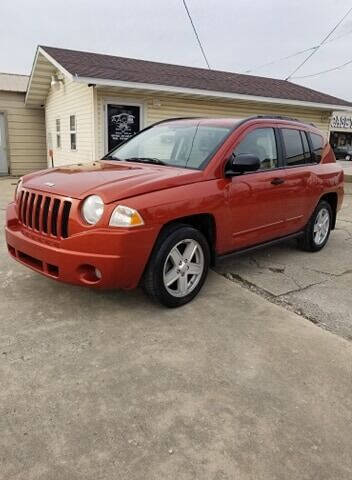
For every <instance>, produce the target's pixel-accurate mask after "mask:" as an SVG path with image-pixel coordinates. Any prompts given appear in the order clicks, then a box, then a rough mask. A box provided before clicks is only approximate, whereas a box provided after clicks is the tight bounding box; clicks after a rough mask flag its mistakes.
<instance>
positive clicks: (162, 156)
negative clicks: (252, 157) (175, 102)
mask: <svg viewBox="0 0 352 480" xmlns="http://www.w3.org/2000/svg"><path fill="white" fill-rule="evenodd" d="M232 129H233V125H231V126H223V125H221V126H218V125H210V124H208V123H206V124H202V123H200V122H199V121H198V122H193V121H192V122H189V121H175V122H170V123H165V124H164V123H162V124H158V125H155V126H154V127H151V128H149V129H148V130H145V131H144V132H141V133H140V134H138V135H137V136H135V137H132V138H131V139H130V140H129V141H128V142H126V143H124V144H123V145H121V146H120V147H117V148H116V149H115V150H113V151H112V152H110V153H109V155H108V156H107V157H106V158H108V159H109V160H125V161H135V162H142V163H156V164H161V165H171V166H175V167H183V168H191V169H197V170H202V169H204V168H205V167H206V165H207V164H208V162H209V161H210V159H211V157H212V156H213V154H214V153H215V152H216V150H217V149H218V148H219V147H220V145H221V144H222V143H223V142H224V140H225V139H226V137H227V136H228V135H229V134H230V132H231V131H232Z"/></svg>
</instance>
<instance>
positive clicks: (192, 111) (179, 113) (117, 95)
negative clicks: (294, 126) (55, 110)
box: [97, 89, 331, 156]
mask: <svg viewBox="0 0 352 480" xmlns="http://www.w3.org/2000/svg"><path fill="white" fill-rule="evenodd" d="M114 99H116V103H117V104H118V103H119V101H124V102H125V103H127V104H128V102H131V103H136V102H137V103H143V106H144V119H143V120H144V122H143V125H142V127H143V126H144V127H145V126H147V125H150V124H152V123H155V122H158V121H160V120H164V119H167V118H174V117H187V116H201V117H207V116H208V117H209V116H215V117H235V118H245V117H249V116H251V115H264V114H267V115H268V114H273V115H285V116H289V117H293V118H298V119H300V120H302V121H304V122H307V123H314V124H315V125H316V126H317V127H318V128H319V129H320V130H322V131H323V132H324V133H325V134H326V135H327V134H328V130H329V118H330V114H331V112H326V111H323V110H316V109H309V108H300V107H289V106H285V105H276V104H275V105H274V104H266V103H259V102H239V101H232V100H231V101H230V100H219V99H206V100H205V99H204V100H198V99H197V100H195V99H187V98H184V97H182V96H176V95H173V96H171V95H170V96H163V95H153V96H152V95H138V94H133V93H130V94H128V95H127V94H124V93H121V92H116V90H113V89H111V90H98V91H97V114H98V118H97V133H98V135H97V152H98V153H99V155H100V156H101V155H103V154H104V152H105V150H106V145H105V143H106V142H105V118H104V117H105V110H104V105H105V103H106V101H107V100H108V101H109V102H111V103H114ZM156 99H157V100H158V101H156Z"/></svg>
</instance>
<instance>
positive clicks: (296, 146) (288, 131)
mask: <svg viewBox="0 0 352 480" xmlns="http://www.w3.org/2000/svg"><path fill="white" fill-rule="evenodd" d="M281 132H282V139H283V142H284V147H285V157H286V165H288V166H292V165H301V164H304V163H306V159H305V155H304V152H303V144H302V140H301V133H300V131H299V130H294V129H292V128H283V129H282V130H281Z"/></svg>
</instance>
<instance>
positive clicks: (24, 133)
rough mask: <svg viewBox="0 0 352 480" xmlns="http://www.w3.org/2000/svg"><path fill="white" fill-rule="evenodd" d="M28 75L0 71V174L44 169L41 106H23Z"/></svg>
mask: <svg viewBox="0 0 352 480" xmlns="http://www.w3.org/2000/svg"><path fill="white" fill-rule="evenodd" d="M27 84H28V76H26V75H13V74H5V73H0V175H8V174H11V175H23V174H25V173H29V172H32V171H34V170H39V169H41V168H46V165H47V154H46V135H45V118H44V110H43V108H30V107H27V106H26V105H25V101H24V100H25V95H26V90H27Z"/></svg>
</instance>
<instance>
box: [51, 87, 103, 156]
mask: <svg viewBox="0 0 352 480" xmlns="http://www.w3.org/2000/svg"><path fill="white" fill-rule="evenodd" d="M71 115H75V116H76V126H77V130H76V142H77V148H76V150H71V142H70V116H71ZM45 119H46V133H47V139H48V148H52V150H53V154H54V166H56V165H68V164H72V163H80V162H90V161H92V160H93V156H94V155H93V147H94V141H93V89H92V88H90V87H88V86H87V85H82V84H78V83H75V82H73V81H72V80H70V79H68V78H65V79H64V84H63V85H61V87H60V89H59V90H57V91H55V90H53V89H51V90H50V91H49V94H48V96H47V99H46V102H45ZM57 119H60V127H61V147H60V148H57V146H56V120H57ZM49 144H50V145H49ZM48 162H49V166H51V164H50V162H51V160H50V159H48Z"/></svg>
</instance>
